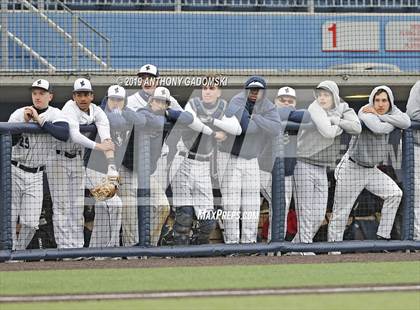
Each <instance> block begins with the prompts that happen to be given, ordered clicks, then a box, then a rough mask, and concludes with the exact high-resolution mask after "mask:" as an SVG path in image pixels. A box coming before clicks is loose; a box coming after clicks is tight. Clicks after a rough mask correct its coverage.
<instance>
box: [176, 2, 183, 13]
mask: <svg viewBox="0 0 420 310" xmlns="http://www.w3.org/2000/svg"><path fill="white" fill-rule="evenodd" d="M181 10H182V3H181V0H176V1H175V12H181Z"/></svg>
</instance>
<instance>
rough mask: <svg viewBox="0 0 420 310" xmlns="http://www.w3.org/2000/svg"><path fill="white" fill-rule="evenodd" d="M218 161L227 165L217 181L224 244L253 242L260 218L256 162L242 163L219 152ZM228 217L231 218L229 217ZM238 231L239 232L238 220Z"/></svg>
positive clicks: (255, 240)
mask: <svg viewBox="0 0 420 310" xmlns="http://www.w3.org/2000/svg"><path fill="white" fill-rule="evenodd" d="M219 156H220V157H221V160H219V162H227V165H226V168H225V170H224V174H223V175H222V177H221V189H220V190H221V192H222V201H223V210H224V211H226V212H228V215H227V216H225V218H224V219H223V225H224V239H225V243H226V244H233V243H239V241H240V242H241V243H255V242H257V233H258V222H259V217H260V172H259V166H258V160H257V158H252V159H244V158H241V157H236V156H233V155H232V156H231V155H230V154H228V153H224V152H220V155H219ZM229 215H232V216H229ZM240 218H241V219H242V231H241V234H240V232H239V220H240Z"/></svg>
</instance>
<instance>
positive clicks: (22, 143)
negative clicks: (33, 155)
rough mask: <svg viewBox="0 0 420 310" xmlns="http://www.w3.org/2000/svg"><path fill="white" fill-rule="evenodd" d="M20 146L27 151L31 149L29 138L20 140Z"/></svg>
mask: <svg viewBox="0 0 420 310" xmlns="http://www.w3.org/2000/svg"><path fill="white" fill-rule="evenodd" d="M19 145H20V146H21V147H23V148H25V149H29V138H28V137H22V138H20V140H19Z"/></svg>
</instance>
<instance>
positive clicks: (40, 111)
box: [9, 79, 69, 250]
mask: <svg viewBox="0 0 420 310" xmlns="http://www.w3.org/2000/svg"><path fill="white" fill-rule="evenodd" d="M31 93H32V106H27V107H23V108H20V109H18V110H16V111H15V112H13V113H12V115H10V118H9V122H11V123H24V122H25V123H37V124H39V125H40V126H41V128H42V129H43V130H44V131H45V132H46V133H47V134H33V133H22V134H21V135H19V136H18V137H15V136H14V137H13V148H12V238H13V246H12V249H13V250H25V249H26V247H27V246H28V244H29V243H30V241H31V240H32V237H33V236H34V234H35V231H36V230H37V228H38V224H39V216H40V214H41V209H42V199H43V171H44V170H45V164H46V163H47V161H48V158H49V156H50V150H51V148H52V147H53V146H54V145H55V143H57V142H58V140H61V141H66V140H67V139H68V138H69V124H68V121H67V120H66V118H65V117H64V115H63V113H62V112H61V111H60V110H59V109H57V108H54V107H50V106H49V103H50V102H51V100H52V98H53V94H52V91H51V86H50V83H49V82H48V81H46V80H43V79H39V80H36V81H35V82H34V83H33V84H32V88H31ZM18 222H19V224H20V229H19V233H18V234H17V231H16V228H17V223H18Z"/></svg>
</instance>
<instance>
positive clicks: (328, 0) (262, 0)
mask: <svg viewBox="0 0 420 310" xmlns="http://www.w3.org/2000/svg"><path fill="white" fill-rule="evenodd" d="M63 2H64V3H65V4H67V5H77V6H89V5H90V6H92V5H95V6H96V5H98V6H101V5H117V6H132V5H142V6H181V7H182V6H197V7H203V6H206V7H221V6H222V7H254V6H258V7H279V8H290V7H295V8H296V7H308V5H310V4H311V2H312V3H313V5H314V6H315V8H323V7H328V8H363V7H364V8H418V7H420V1H419V0H313V1H312V0H63Z"/></svg>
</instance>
